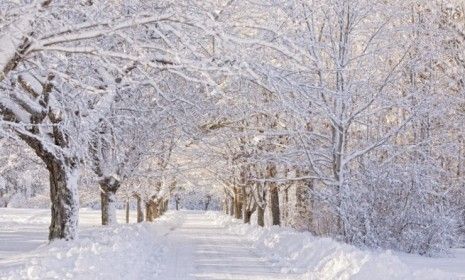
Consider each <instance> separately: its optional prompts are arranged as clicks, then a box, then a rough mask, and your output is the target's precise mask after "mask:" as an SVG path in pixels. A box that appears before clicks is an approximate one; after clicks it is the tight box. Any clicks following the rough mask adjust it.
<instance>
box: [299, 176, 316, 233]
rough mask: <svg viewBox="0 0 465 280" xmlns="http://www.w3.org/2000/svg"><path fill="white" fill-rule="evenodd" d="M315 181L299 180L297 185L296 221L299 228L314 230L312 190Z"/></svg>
mask: <svg viewBox="0 0 465 280" xmlns="http://www.w3.org/2000/svg"><path fill="white" fill-rule="evenodd" d="M312 188H313V182H312V181H310V182H298V184H297V186H296V193H295V194H296V205H295V208H296V209H295V214H296V218H295V222H296V224H295V225H294V226H295V227H296V228H297V229H303V230H308V231H312V230H313V226H312V224H313V214H312V211H313V209H312V208H313V202H312V197H311V196H312V194H311V190H312Z"/></svg>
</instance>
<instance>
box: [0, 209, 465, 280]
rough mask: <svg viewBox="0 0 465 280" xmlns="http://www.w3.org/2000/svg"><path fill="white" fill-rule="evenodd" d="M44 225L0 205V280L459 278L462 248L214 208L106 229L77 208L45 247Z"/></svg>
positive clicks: (42, 216)
mask: <svg viewBox="0 0 465 280" xmlns="http://www.w3.org/2000/svg"><path fill="white" fill-rule="evenodd" d="M133 212H134V211H133ZM118 220H119V222H120V223H122V222H123V221H124V213H123V211H118ZM134 220H135V219H134V217H133V216H131V221H134ZM48 222H49V210H42V209H9V208H8V209H6V208H0V279H90V280H92V279H112V280H118V279H161V280H171V279H173V280H174V279H183V280H184V279H186V280H189V279H205V280H207V279H252V280H253V279H257V280H258V279H259V280H268V279H270V280H273V279H360V280H368V279H370V280H371V279H375V280H376V279H426V280H428V279H439V280H440V279H444V280H445V279H465V265H464V264H465V252H464V251H463V250H462V251H461V250H456V251H454V253H455V255H454V256H449V257H441V258H426V257H421V256H416V255H408V254H400V253H396V252H391V251H376V252H375V251H369V250H361V249H358V248H356V247H354V246H350V245H346V244H341V243H339V242H336V241H334V240H332V239H329V238H320V237H314V236H312V235H311V234H309V233H303V232H297V231H295V230H292V229H288V228H279V227H270V228H260V227H257V226H251V225H244V224H243V223H242V222H241V221H238V220H235V219H233V218H231V217H229V216H225V215H223V214H220V213H217V212H207V213H205V212H198V211H170V212H168V213H167V214H166V215H165V216H163V217H162V218H160V219H158V220H157V221H156V222H154V223H141V224H129V225H126V224H120V225H116V226H110V227H102V226H99V222H100V212H99V211H95V210H88V209H84V210H82V209H81V211H80V226H81V231H80V238H79V239H78V240H75V241H70V242H65V241H57V242H52V243H51V244H47V241H46V239H47V227H48Z"/></svg>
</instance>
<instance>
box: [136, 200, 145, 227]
mask: <svg viewBox="0 0 465 280" xmlns="http://www.w3.org/2000/svg"><path fill="white" fill-rule="evenodd" d="M136 199H137V222H138V223H141V222H143V221H144V212H143V211H142V199H141V198H140V196H136Z"/></svg>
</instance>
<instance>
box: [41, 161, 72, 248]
mask: <svg viewBox="0 0 465 280" xmlns="http://www.w3.org/2000/svg"><path fill="white" fill-rule="evenodd" d="M47 169H48V171H49V176H50V200H51V202H52V207H51V216H52V219H51V224H50V228H49V235H48V239H49V240H54V239H65V240H71V239H75V238H76V237H77V226H78V215H79V199H78V197H79V196H78V183H77V181H78V178H79V168H78V167H75V166H65V165H64V163H62V162H57V161H55V160H51V161H50V162H47Z"/></svg>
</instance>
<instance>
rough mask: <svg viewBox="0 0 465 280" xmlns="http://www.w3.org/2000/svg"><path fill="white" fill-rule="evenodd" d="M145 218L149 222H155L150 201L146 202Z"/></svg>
mask: <svg viewBox="0 0 465 280" xmlns="http://www.w3.org/2000/svg"><path fill="white" fill-rule="evenodd" d="M145 220H146V221H147V222H153V207H152V204H151V203H150V202H147V203H146V204H145Z"/></svg>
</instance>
